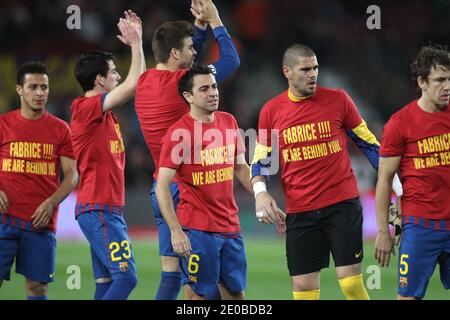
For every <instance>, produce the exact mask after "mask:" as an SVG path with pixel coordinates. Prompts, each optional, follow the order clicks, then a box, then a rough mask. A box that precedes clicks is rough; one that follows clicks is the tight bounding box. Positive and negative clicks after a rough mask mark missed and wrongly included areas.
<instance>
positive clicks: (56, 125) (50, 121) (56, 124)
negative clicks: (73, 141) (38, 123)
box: [45, 111, 70, 131]
mask: <svg viewBox="0 0 450 320" xmlns="http://www.w3.org/2000/svg"><path fill="white" fill-rule="evenodd" d="M45 117H46V119H45V121H46V123H47V126H48V127H49V128H52V129H56V130H63V131H65V130H70V129H69V124H68V123H67V122H66V121H64V120H63V119H60V118H58V117H57V116H55V115H53V114H51V113H49V112H47V111H46V112H45Z"/></svg>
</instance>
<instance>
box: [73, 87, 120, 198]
mask: <svg viewBox="0 0 450 320" xmlns="http://www.w3.org/2000/svg"><path fill="white" fill-rule="evenodd" d="M104 97H105V95H97V96H94V97H88V98H87V97H78V98H77V99H75V100H74V101H73V103H72V106H71V112H72V120H71V122H70V129H71V130H72V135H71V139H72V145H73V151H74V154H75V158H76V159H77V167H78V173H79V175H80V183H79V185H78V189H77V203H83V204H85V203H86V204H87V203H90V204H106V205H113V206H123V205H124V204H125V180H124V168H125V148H124V144H123V140H122V134H121V133H120V126H119V122H118V121H117V118H116V116H115V115H114V113H112V111H106V112H103V101H102V99H104Z"/></svg>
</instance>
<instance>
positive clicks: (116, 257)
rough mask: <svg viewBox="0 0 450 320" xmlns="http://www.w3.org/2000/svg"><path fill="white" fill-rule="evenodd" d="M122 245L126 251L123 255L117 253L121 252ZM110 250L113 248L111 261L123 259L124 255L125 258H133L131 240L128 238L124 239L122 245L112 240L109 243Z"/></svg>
mask: <svg viewBox="0 0 450 320" xmlns="http://www.w3.org/2000/svg"><path fill="white" fill-rule="evenodd" d="M120 247H122V248H123V249H124V251H125V252H124V253H123V254H122V256H120V255H117V252H119V250H120ZM109 250H111V261H120V260H122V257H123V258H124V259H130V258H131V247H130V242H128V240H123V241H122V242H121V243H120V245H119V243H118V242H111V243H110V244H109Z"/></svg>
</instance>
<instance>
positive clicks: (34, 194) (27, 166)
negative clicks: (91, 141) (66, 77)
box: [0, 110, 74, 231]
mask: <svg viewBox="0 0 450 320" xmlns="http://www.w3.org/2000/svg"><path fill="white" fill-rule="evenodd" d="M60 157H67V158H71V159H73V158H74V156H73V151H72V145H71V143H70V130H69V126H68V125H67V123H65V122H64V121H62V120H61V119H58V118H57V117H55V116H53V115H51V114H49V113H48V112H45V113H44V115H43V116H42V117H41V118H40V119H38V120H28V119H26V118H24V117H23V116H22V115H21V114H20V110H15V111H11V112H8V113H5V114H3V115H1V116H0V161H1V171H0V190H2V191H3V192H5V193H6V195H7V197H8V199H9V207H8V212H6V215H5V214H3V215H0V219H1V222H2V223H5V222H6V218H7V217H6V216H10V217H14V218H19V219H21V220H22V221H21V222H22V223H21V224H20V225H17V224H16V226H17V227H18V228H21V229H33V228H32V226H31V224H28V225H26V224H27V222H30V221H31V216H32V215H33V214H34V212H35V211H36V209H37V208H38V207H39V206H40V205H41V203H42V202H44V200H46V199H47V198H48V197H50V196H51V195H52V194H53V193H55V191H56V189H58V187H59V184H60V159H59V158H60ZM4 213H5V212H4ZM57 219H58V207H56V208H55V211H54V214H53V218H52V220H51V221H50V223H49V224H48V225H47V227H46V229H48V230H51V231H56V224H57Z"/></svg>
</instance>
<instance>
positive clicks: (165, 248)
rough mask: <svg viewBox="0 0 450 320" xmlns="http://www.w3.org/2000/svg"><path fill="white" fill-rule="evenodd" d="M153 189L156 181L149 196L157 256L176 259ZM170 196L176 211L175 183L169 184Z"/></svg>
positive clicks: (176, 190) (177, 193) (176, 185)
mask: <svg viewBox="0 0 450 320" xmlns="http://www.w3.org/2000/svg"><path fill="white" fill-rule="evenodd" d="M155 187H156V181H155V182H154V183H153V187H152V190H151V191H150V195H151V200H152V208H153V212H154V215H155V219H156V223H157V224H158V242H159V255H160V256H166V257H177V256H178V255H177V254H176V253H175V251H173V248H172V240H171V234H170V229H169V226H168V225H167V223H166V220H164V218H163V216H162V213H161V210H160V209H159V205H158V200H157V199H156V194H155ZM170 194H171V195H172V201H173V207H174V209H175V211H176V209H177V206H178V202H179V196H180V191H179V190H178V184H177V183H175V182H172V183H171V184H170Z"/></svg>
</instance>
